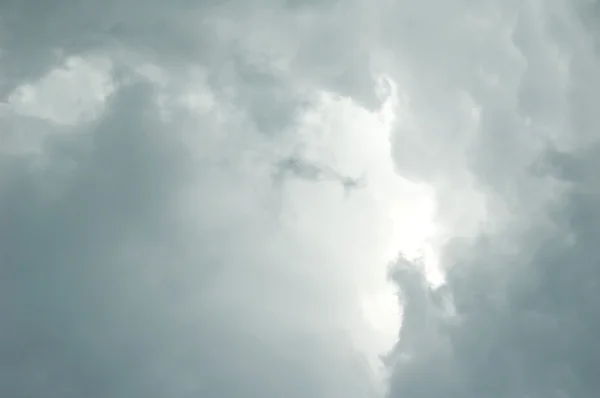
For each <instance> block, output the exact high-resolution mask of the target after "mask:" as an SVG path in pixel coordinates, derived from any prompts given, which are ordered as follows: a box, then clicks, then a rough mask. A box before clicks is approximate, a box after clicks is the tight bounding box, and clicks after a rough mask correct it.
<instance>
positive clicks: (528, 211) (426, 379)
mask: <svg viewBox="0 0 600 398" xmlns="http://www.w3.org/2000/svg"><path fill="white" fill-rule="evenodd" d="M575 6H577V5H576V4H575ZM464 7H465V8H467V9H468V11H465V10H462V9H460V8H459V7H457V11H456V12H454V10H453V11H450V10H447V11H448V12H446V13H443V14H440V15H439V18H441V19H443V22H440V25H441V26H436V28H435V29H432V31H431V32H430V33H428V34H425V33H422V36H423V37H424V40H425V39H426V40H427V42H425V43H423V44H422V45H420V46H413V45H411V43H410V40H409V39H408V38H407V43H406V48H407V49H406V48H405V49H404V51H405V52H406V51H408V52H412V53H410V55H409V56H408V57H407V58H405V59H404V60H405V61H406V62H407V63H408V64H409V67H410V68H411V69H412V70H411V73H409V74H408V77H409V78H408V79H409V80H412V82H414V83H412V84H413V86H414V87H411V88H410V89H409V93H408V95H409V96H410V97H411V98H414V102H413V104H414V107H415V112H416V116H413V117H414V118H415V119H416V122H415V124H417V126H418V127H417V128H415V129H414V130H407V129H402V130H399V131H398V134H397V135H396V136H395V139H396V140H397V141H396V142H397V151H396V154H397V160H398V161H397V165H398V168H399V172H400V173H402V172H403V170H407V171H408V172H409V173H411V174H412V173H414V175H415V176H416V177H415V178H421V179H425V180H427V181H432V182H433V183H434V185H436V186H438V187H439V188H440V189H439V190H438V193H439V196H438V198H439V200H440V202H441V206H442V207H441V210H440V212H441V213H440V220H441V222H443V223H446V225H452V227H450V230H454V231H457V230H460V229H461V228H464V226H462V225H461V223H464V222H465V219H467V220H468V218H469V217H474V218H480V221H481V224H480V226H479V227H478V228H475V229H472V230H471V235H470V236H469V237H468V238H464V237H463V238H454V239H452V240H450V241H449V242H447V243H446V244H445V245H444V249H443V250H442V252H441V257H440V261H441V262H442V265H443V266H444V267H445V269H446V271H447V274H446V284H445V285H444V286H443V287H442V288H439V289H437V290H434V289H432V288H431V287H429V286H428V284H427V283H426V282H425V281H424V279H423V277H422V276H420V275H419V274H418V273H415V272H414V271H412V266H410V265H407V264H406V263H405V262H401V263H400V264H399V265H398V271H397V274H396V276H395V279H396V280H397V282H398V283H399V285H400V286H401V288H402V291H403V292H404V293H403V295H402V301H403V302H404V303H405V306H404V311H405V312H404V323H403V328H402V332H401V335H400V342H399V344H398V345H397V347H396V349H395V351H394V353H392V354H391V355H390V358H389V360H390V361H391V363H393V364H394V365H393V366H394V376H393V380H392V383H391V384H392V387H391V396H393V397H439V396H448V395H450V396H462V397H481V396H484V397H514V396H530V397H542V396H545V397H548V396H551V397H572V396H583V397H588V396H589V397H591V396H595V395H596V394H597V391H598V383H597V378H596V377H595V376H594V371H595V369H597V367H598V363H597V362H598V361H597V358H598V357H599V355H598V348H597V347H598V344H597V342H596V338H595V337H594V336H595V335H596V334H597V329H598V324H597V322H596V318H597V314H596V310H594V308H595V307H596V304H595V303H596V301H597V298H596V296H597V295H598V291H597V280H598V277H599V275H598V267H597V262H598V261H597V259H598V253H597V250H596V249H595V245H594V244H593V243H592V242H594V240H595V239H596V238H597V234H598V231H597V222H596V219H597V209H596V208H597V205H596V204H595V202H596V201H597V183H596V181H595V177H592V174H593V171H592V170H594V169H595V166H594V165H595V162H596V161H595V158H596V156H595V155H593V153H595V151H596V150H595V149H593V148H595V147H596V144H595V142H597V137H596V133H592V130H594V131H596V128H595V126H597V123H598V118H597V117H596V116H595V115H592V113H591V112H590V111H589V110H590V108H589V107H590V106H591V104H593V103H595V102H596V97H597V94H596V91H595V90H594V89H590V88H591V87H595V85H596V81H597V77H596V76H595V75H596V74H595V73H593V72H591V70H592V69H593V68H594V67H595V66H593V65H596V66H597V64H598V63H597V62H598V61H597V55H596V53H595V51H594V49H593V47H592V46H590V45H589V43H590V42H592V41H593V40H595V39H594V36H593V33H591V31H590V30H589V28H588V27H586V26H585V25H583V24H582V22H581V15H580V14H578V12H579V11H580V10H578V9H577V8H576V7H573V4H566V3H564V2H547V3H544V4H543V6H542V5H540V6H534V5H533V3H529V2H523V3H520V4H519V5H518V6H517V5H516V4H515V5H514V6H512V5H510V4H508V3H506V4H504V3H503V4H497V6H496V7H493V8H492V9H490V10H488V11H489V13H486V12H481V10H479V11H475V13H474V15H473V16H474V17H477V18H480V20H481V21H482V22H481V24H480V25H477V26H479V28H478V29H482V31H481V33H480V36H479V37H478V38H476V37H475V36H472V37H469V35H470V34H469V33H467V32H464V33H463V30H462V29H466V28H465V27H466V26H468V24H467V23H466V15H468V13H469V12H470V11H471V7H470V6H469V7H467V5H466V3H465V4H464ZM442 15H443V16H442ZM490 16H492V18H490ZM484 17H486V18H487V21H486V22H483V21H485V20H486V18H484ZM423 18H425V19H426V20H428V21H429V18H430V19H431V22H432V23H433V21H437V20H438V19H436V17H429V16H427V17H425V16H423ZM415 29H419V28H418V27H416V28H415ZM447 29H448V30H449V31H451V32H452V34H453V35H457V37H454V41H453V43H454V44H455V45H456V48H455V47H454V44H453V46H452V47H450V48H451V49H452V50H451V55H448V58H446V55H444V57H445V58H444V59H446V60H447V62H448V67H447V68H446V70H445V72H444V74H439V69H438V66H437V65H434V63H433V58H432V57H434V56H437V55H436V53H435V50H436V49H439V48H442V46H443V44H444V43H446V40H447V35H446V34H444V33H443V32H446V31H447ZM484 32H485V33H484ZM502 32H506V33H504V34H503V33H502ZM483 35H485V38H484V39H481V38H480V37H481V36H483ZM496 35H498V36H496ZM500 39H501V40H500ZM480 46H484V47H480ZM467 54H468V55H467ZM489 56H494V57H498V58H496V60H495V61H494V62H490V63H487V60H488V58H487V57H489ZM452 57H455V58H456V60H452ZM455 61H456V62H455ZM490 61H491V60H490ZM467 62H468V63H469V64H470V65H469V66H467V64H466V63H467ZM457 65H459V67H458V68H456V69H455V67H456V66H457ZM479 72H482V73H485V74H487V73H489V74H490V75H488V76H487V77H486V76H482V75H479V74H478V73H479ZM488 79H489V80H488ZM494 80H495V82H494ZM407 81H408V80H407ZM421 82H424V83H423V86H421ZM413 94H414V96H413ZM465 95H466V96H467V97H468V98H469V101H471V102H470V104H469V102H467V104H468V105H469V106H472V107H473V108H476V109H477V118H476V120H471V121H469V118H471V110H470V109H469V108H468V107H467V108H466V109H464V108H461V102H460V101H461V98H464V97H465ZM465 121H466V122H468V123H467V125H466V126H465ZM411 134H413V135H417V134H423V135H424V137H423V138H420V137H419V138H414V139H413V138H411ZM411 140H412V141H411ZM416 140H418V141H416ZM430 142H431V143H432V144H431V145H428V144H429V143H430ZM440 142H443V143H444V144H443V146H436V145H438V144H437V143H440ZM434 154H436V155H437V156H435V157H434ZM406 155H408V156H406ZM411 155H412V156H411ZM423 156H430V157H427V159H429V160H430V161H429V162H428V163H427V162H425V163H423V162H421V161H420V160H419V158H420V157H423ZM469 191H475V192H480V193H483V194H484V196H483V199H479V200H483V202H484V206H485V208H486V209H487V210H486V212H485V213H484V215H483V216H482V215H480V214H475V215H473V214H472V212H471V214H470V212H468V211H467V212H466V213H462V212H461V211H460V209H457V208H456V207H453V205H450V206H446V207H444V203H443V202H444V199H445V196H444V195H449V193H450V194H452V193H454V195H458V196H459V197H460V196H461V195H463V197H465V199H469V196H467V194H465V192H469ZM446 197H447V196H446ZM471 198H473V197H471ZM471 200H473V199H471ZM464 203H465V202H463V204H462V205H463V206H464ZM466 203H469V202H466ZM457 213H458V214H461V215H465V214H466V218H461V217H454V216H453V214H457ZM473 231H475V232H473ZM450 235H451V234H450ZM451 236H452V235H451Z"/></svg>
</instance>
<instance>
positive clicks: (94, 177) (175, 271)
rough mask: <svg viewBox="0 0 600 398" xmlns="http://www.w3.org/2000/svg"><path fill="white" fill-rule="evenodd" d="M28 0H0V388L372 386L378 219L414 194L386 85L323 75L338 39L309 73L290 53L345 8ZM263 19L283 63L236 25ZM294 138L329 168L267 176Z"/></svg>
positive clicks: (51, 392) (381, 326) (321, 392)
mask: <svg viewBox="0 0 600 398" xmlns="http://www.w3.org/2000/svg"><path fill="white" fill-rule="evenodd" d="M34 5H35V4H33V3H19V4H12V5H11V4H4V5H2V6H1V7H3V9H2V15H3V29H5V30H6V31H7V32H9V33H10V34H9V35H6V36H4V35H3V39H2V40H3V42H2V44H1V46H2V49H3V58H2V65H1V66H0V70H1V75H2V80H3V81H2V84H3V90H4V92H3V97H4V98H5V101H6V102H5V104H3V106H2V115H1V119H0V124H1V125H2V131H1V132H0V137H1V139H2V144H3V147H2V152H0V161H1V163H2V169H1V171H0V231H1V232H0V235H1V236H2V242H1V243H0V257H1V263H2V267H1V271H0V272H1V274H2V277H1V278H0V280H1V282H0V291H1V293H0V295H1V296H2V300H1V301H2V304H1V308H0V314H1V315H0V316H1V317H2V323H3V324H4V325H10V326H9V327H7V328H3V330H2V332H0V353H1V355H0V356H1V357H2V360H0V366H1V367H2V374H3V375H2V376H1V377H0V391H1V392H2V394H3V395H7V396H21V395H27V396H31V397H42V396H44V397H70V396H73V397H75V396H81V395H86V396H98V397H100V396H131V397H136V396H140V397H141V396H144V397H147V396H157V397H158V396H165V395H168V396H174V397H183V396H196V395H198V394H203V395H208V396H215V397H220V396H223V397H224V396H227V397H236V396H248V395H250V396H272V397H275V396H283V395H285V396H290V397H294V396H298V397H305V396H316V397H319V396H320V397H325V396H332V395H333V396H338V395H339V396H357V397H359V396H360V397H364V396H377V395H380V394H381V390H382V385H381V383H380V380H379V377H380V374H379V373H378V372H379V369H377V368H376V367H377V365H378V355H379V354H381V353H382V352H383V351H385V350H386V349H389V347H390V346H391V345H392V344H393V342H394V341H395V338H396V332H397V327H398V325H397V322H398V319H397V317H398V316H399V314H398V308H397V305H396V303H395V299H394V296H393V293H394V292H393V287H392V286H391V285H390V284H389V283H388V282H387V281H386V278H385V276H386V267H387V262H388V260H389V257H390V254H389V252H390V250H391V249H390V246H391V244H392V243H393V242H391V238H390V237H391V235H392V230H393V229H394V227H395V224H394V223H395V222H399V221H398V220H402V219H408V218H409V216H412V217H414V215H413V212H412V210H413V209H418V214H421V213H425V211H424V210H421V209H420V208H418V206H417V204H418V202H419V200H420V198H421V197H422V196H421V193H420V192H417V191H415V189H414V188H413V185H411V184H409V183H407V182H405V181H403V180H401V179H399V178H397V176H395V175H394V174H393V170H392V163H391V161H390V158H389V156H388V155H389V148H388V147H387V146H386V145H387V134H388V133H389V126H388V125H386V124H385V123H382V122H381V121H380V120H379V119H380V114H379V109H378V103H380V102H383V101H384V99H381V100H380V99H377V101H372V99H373V98H375V97H374V94H373V93H374V91H373V93H371V94H369V93H368V92H367V93H366V94H365V95H366V96H365V97H364V98H360V97H361V95H362V94H363V93H362V92H361V93H359V94H361V95H358V94H357V95H356V97H357V98H356V100H353V99H350V98H348V97H345V98H339V97H336V95H335V93H334V90H333V89H329V88H328V87H323V82H322V81H323V80H327V79H329V77H328V76H330V75H333V76H337V75H338V69H340V68H343V67H344V57H346V56H350V55H345V53H344V52H341V53H340V56H339V57H334V58H333V60H332V61H330V62H333V63H330V62H328V63H327V65H325V66H326V70H325V71H323V72H322V73H318V74H316V75H314V76H313V75H312V72H311V71H312V70H313V69H312V66H311V62H310V61H309V58H310V57H312V56H313V55H311V54H308V55H306V56H303V55H301V56H300V57H299V58H298V57H295V54H300V53H301V51H300V50H299V48H300V49H302V48H304V50H305V51H308V47H310V46H312V44H313V43H314V42H315V41H317V40H320V36H319V35H317V36H316V37H313V38H312V39H311V40H309V41H307V42H304V39H303V38H302V36H301V33H302V32H307V31H310V30H312V29H314V28H316V27H317V25H319V26H318V29H320V30H323V31H325V32H326V33H327V35H333V34H338V33H339V32H338V31H337V30H335V29H334V30H331V29H328V27H327V25H326V24H327V23H329V22H331V21H332V20H334V19H335V20H336V21H338V22H337V23H339V24H341V22H342V20H341V19H340V15H339V13H337V12H336V13H334V12H332V11H331V10H330V8H331V6H323V5H314V6H311V5H307V6H302V7H300V5H298V4H296V5H295V6H294V7H291V8H286V7H284V6H281V7H279V8H278V7H275V11H274V12H275V14H273V12H272V11H270V9H269V8H268V7H266V6H265V5H262V4H257V5H256V7H249V8H248V13H236V12H235V11H234V10H233V8H234V6H233V5H231V6H225V7H218V6H215V5H210V4H203V3H189V4H187V5H179V6H172V5H168V6H167V5H166V3H161V2H155V3H152V4H147V3H145V4H144V7H143V8H144V9H145V12H144V13H142V14H141V15H140V14H139V13H138V12H139V6H140V5H139V4H136V3H135V2H129V3H107V4H106V5H105V6H103V7H95V6H93V5H83V4H79V3H78V4H74V3H73V4H71V3H68V2H59V3H55V4H53V5H51V6H48V7H46V9H42V8H39V7H34ZM206 10H208V11H207V12H204V11H206ZM328 10H329V11H328ZM328 12H330V14H328ZM134 15H135V17H134ZM199 15H202V18H200V19H198V20H202V21H204V22H205V23H206V24H205V25H203V24H202V23H200V24H198V23H197V22H198V20H194V18H195V17H198V16H199ZM138 17H141V20H139V19H137V18H138ZM279 17H282V18H283V17H285V18H287V19H282V20H280V21H278V22H277V25H275V26H274V27H273V29H274V31H277V29H282V28H281V26H282V24H285V23H287V22H289V26H290V27H293V28H294V29H295V32H297V33H298V34H299V36H298V37H296V36H294V37H285V34H284V31H283V30H281V32H282V33H281V36H282V39H284V40H283V42H282V43H274V45H276V46H281V48H283V49H285V48H286V46H287V45H291V44H293V45H294V46H293V47H291V48H289V49H288V50H287V51H281V52H280V53H281V54H282V56H283V58H285V59H284V60H283V61H281V60H278V59H276V57H274V56H273V55H272V54H268V53H267V54H264V51H260V49H259V48H256V45H257V43H262V44H264V43H265V40H266V38H265V37H264V36H263V35H264V32H261V31H260V29H257V30H256V31H255V30H252V29H251V28H258V25H260V24H261V23H265V21H273V22H275V20H277V18H279ZM134 18H135V21H137V22H134ZM192 20H194V23H191V22H190V24H189V25H187V24H186V22H185V21H192ZM231 21H234V22H236V23H237V22H239V25H238V26H236V25H235V23H233V24H232V22H231ZM232 26H233V27H232ZM205 28H206V29H207V31H209V32H210V33H209V34H208V36H203V34H202V32H200V31H203V29H205ZM346 29H349V27H346ZM267 36H268V37H267V38H269V37H272V36H271V32H269V35H267ZM273 37H274V36H273ZM34 38H36V39H34ZM265 47H266V48H268V46H265ZM348 51H349V50H348ZM314 56H317V55H314ZM345 76H346V77H345V79H346V80H343V82H346V83H343V85H342V86H343V87H341V89H340V91H342V89H343V90H350V91H346V94H347V93H349V92H351V91H352V90H356V87H358V88H359V89H360V90H359V91H361V90H363V89H365V87H367V88H366V90H367V91H369V90H374V88H373V87H368V85H367V86H364V84H366V83H365V82H368V81H369V79H371V76H367V75H361V78H363V79H365V80H362V81H361V82H362V83H361V82H359V83H360V84H363V86H361V85H360V84H359V85H358V86H356V87H354V86H353V87H346V84H355V83H357V82H356V81H355V80H354V79H353V78H352V77H351V76H350V75H348V74H347V75H345ZM335 84H337V83H335ZM335 84H333V86H332V87H335ZM354 92H355V93H356V91H354ZM368 95H371V97H369V96H368ZM365 98H367V99H369V98H371V99H370V100H369V101H371V103H370V105H371V106H370V107H368V109H367V107H366V105H365V103H366V102H368V101H366V100H365ZM324 131H329V132H330V133H329V134H324ZM368 134H376V138H377V139H376V140H366V137H368ZM4 144H5V145H4ZM298 147H304V148H307V153H309V155H310V156H308V158H309V159H310V161H311V162H313V160H314V163H315V164H317V165H318V167H320V168H322V169H323V170H332V172H331V173H330V174H332V177H333V178H332V181H330V180H327V179H326V180H325V181H312V180H302V179H297V178H292V177H293V176H290V177H289V178H284V180H285V181H282V184H281V185H279V186H277V184H276V181H274V179H273V175H274V173H275V172H276V171H277V164H278V163H279V162H280V161H281V160H282V159H286V158H289V157H290V156H292V155H293V153H294V151H295V150H296V148H298ZM333 170H335V172H333ZM363 173H366V176H367V178H368V180H369V186H368V187H364V189H359V188H357V189H356V190H355V191H356V195H351V197H347V198H346V197H345V196H344V194H343V187H341V186H340V182H342V184H341V185H347V183H348V181H346V177H345V176H347V175H352V176H354V175H362V174H363ZM371 177H373V178H371ZM371 180H373V183H372V184H371ZM394 190H397V191H394ZM398 191H400V192H402V193H403V194H406V198H402V197H400V198H399V197H398V196H397V193H398ZM398 203H402V204H403V205H404V208H403V209H397V207H398ZM392 210H394V212H395V213H394V217H395V218H394V220H395V221H392V220H390V218H389V217H388V216H389V214H390V212H391V211H392ZM382 292H384V294H382ZM380 296H381V297H380ZM373 300H378V302H383V303H385V305H386V306H387V307H388V308H389V309H388V310H386V311H378V312H373V313H372V314H365V308H366V307H364V306H363V304H364V303H369V302H371V301H373ZM367 315H370V316H367ZM375 323H376V324H375ZM390 325H391V326H390Z"/></svg>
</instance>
